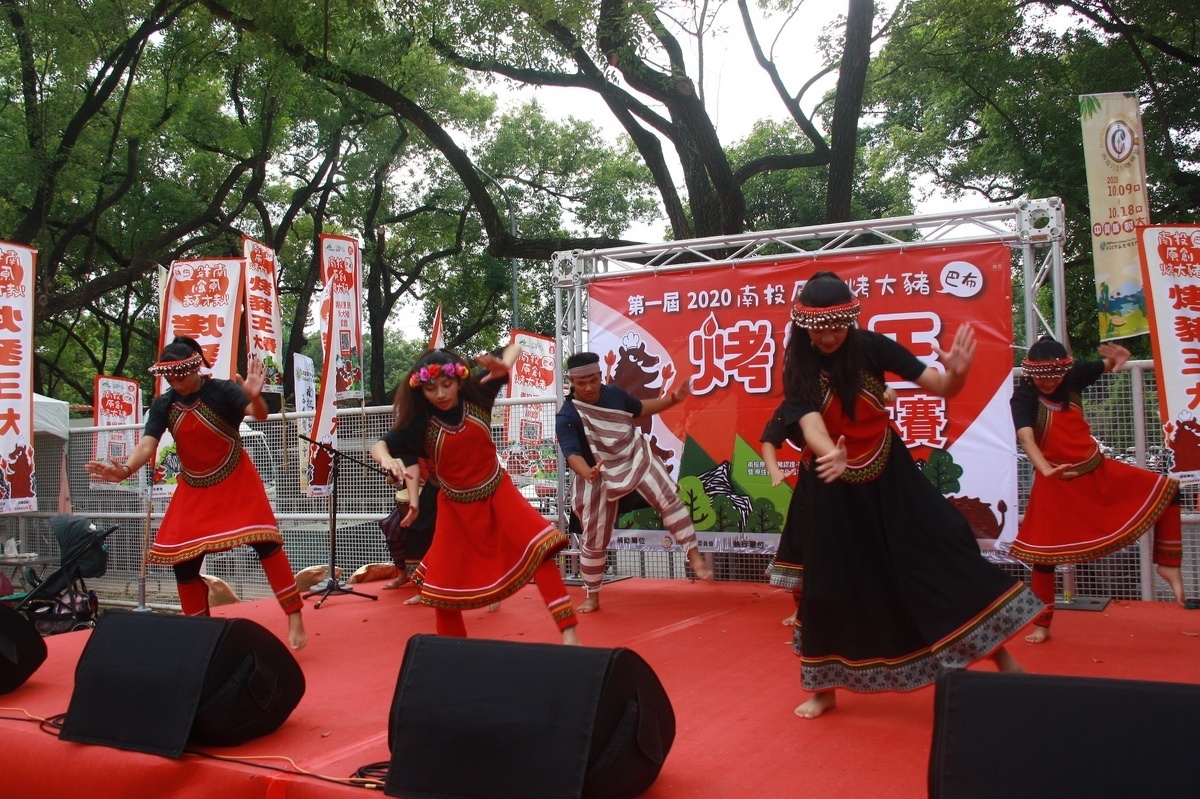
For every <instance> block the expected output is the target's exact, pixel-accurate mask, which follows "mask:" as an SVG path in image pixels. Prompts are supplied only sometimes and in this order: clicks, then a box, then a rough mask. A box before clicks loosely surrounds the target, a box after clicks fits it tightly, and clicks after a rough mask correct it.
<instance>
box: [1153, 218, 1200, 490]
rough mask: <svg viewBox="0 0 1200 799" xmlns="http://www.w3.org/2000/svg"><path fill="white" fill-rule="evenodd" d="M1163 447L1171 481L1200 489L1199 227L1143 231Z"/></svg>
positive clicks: (1159, 228) (1163, 226)
mask: <svg viewBox="0 0 1200 799" xmlns="http://www.w3.org/2000/svg"><path fill="white" fill-rule="evenodd" d="M1138 255H1139V257H1140V260H1141V266H1142V278H1143V280H1144V281H1145V286H1146V296H1147V298H1148V299H1149V301H1150V302H1149V310H1150V322H1151V325H1150V336H1151V341H1152V342H1153V344H1154V353H1155V358H1154V369H1155V371H1156V372H1157V377H1158V405H1159V414H1160V416H1161V418H1162V424H1163V442H1164V443H1165V444H1166V445H1167V448H1168V449H1170V451H1171V456H1172V457H1171V468H1170V470H1169V471H1170V474H1171V476H1172V477H1175V478H1178V479H1179V480H1180V481H1181V482H1184V483H1200V420H1198V418H1197V417H1200V412H1198V411H1197V408H1200V226H1197V225H1153V226H1147V227H1141V228H1139V229H1138Z"/></svg>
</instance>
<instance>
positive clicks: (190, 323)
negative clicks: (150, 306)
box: [157, 258, 245, 394]
mask: <svg viewBox="0 0 1200 799" xmlns="http://www.w3.org/2000/svg"><path fill="white" fill-rule="evenodd" d="M244 263H245V262H244V259H242V258H197V259H193V260H186V261H173V262H172V263H171V269H170V273H169V274H168V277H167V287H166V292H165V296H164V297H163V303H164V308H163V315H162V318H163V327H162V331H161V333H160V337H159V338H160V340H159V349H161V348H162V347H165V346H166V345H167V344H170V343H171V340H172V339H174V338H175V337H176V336H190V337H192V338H194V339H195V340H196V341H198V342H199V343H200V347H201V349H203V350H204V357H205V359H206V360H207V361H208V362H209V363H210V364H212V371H211V374H212V376H213V377H219V378H222V379H225V380H231V379H232V378H233V375H234V371H235V369H236V367H237V350H238V334H239V332H240V322H241V307H242V269H243V266H244ZM201 371H202V372H203V373H209V372H208V370H206V369H203V368H202V369H201ZM166 387H167V386H166V381H164V380H163V379H162V378H159V379H158V382H157V391H158V393H160V394H161V393H162V392H163V391H164V390H166Z"/></svg>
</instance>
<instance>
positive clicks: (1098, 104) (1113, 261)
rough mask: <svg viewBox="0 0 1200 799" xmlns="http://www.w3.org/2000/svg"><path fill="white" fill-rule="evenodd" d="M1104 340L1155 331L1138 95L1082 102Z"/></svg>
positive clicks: (1099, 96)
mask: <svg viewBox="0 0 1200 799" xmlns="http://www.w3.org/2000/svg"><path fill="white" fill-rule="evenodd" d="M1079 121H1080V124H1081V125H1082V128H1083V162H1084V166H1085V168H1086V171H1087V183H1088V205H1089V207H1090V209H1091V219H1092V263H1093V266H1094V268H1095V271H1096V310H1097V312H1098V314H1099V322H1100V340H1101V341H1110V340H1112V339H1118V338H1128V337H1130V336H1137V335H1141V334H1142V333H1146V332H1148V331H1149V329H1150V322H1149V319H1148V318H1147V315H1146V295H1145V290H1144V289H1143V287H1142V273H1141V269H1140V268H1139V265H1138V255H1137V233H1136V230H1135V228H1136V227H1137V226H1139V225H1146V224H1149V223H1150V203H1149V200H1148V198H1147V196H1146V153H1145V147H1144V142H1143V139H1142V114H1141V110H1140V108H1139V107H1138V98H1137V95H1136V94H1134V93H1133V92H1111V93H1108V94H1084V95H1080V97H1079Z"/></svg>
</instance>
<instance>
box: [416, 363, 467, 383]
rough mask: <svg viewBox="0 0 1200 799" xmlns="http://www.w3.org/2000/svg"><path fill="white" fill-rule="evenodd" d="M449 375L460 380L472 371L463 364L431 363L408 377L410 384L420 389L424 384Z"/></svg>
mask: <svg viewBox="0 0 1200 799" xmlns="http://www.w3.org/2000/svg"><path fill="white" fill-rule="evenodd" d="M443 374H445V375H449V376H450V377H457V378H459V379H460V380H461V379H462V378H464V377H466V376H467V375H468V374H470V370H469V369H467V367H466V366H465V365H463V364H461V363H454V362H451V363H431V364H429V365H428V366H422V367H421V368H420V369H416V370H414V371H413V373H412V374H410V375H409V376H408V384H409V385H410V386H412V387H413V388H418V387H419V386H421V385H422V384H424V383H428V382H429V381H430V380H433V379H434V378H436V377H437V376H438V375H443Z"/></svg>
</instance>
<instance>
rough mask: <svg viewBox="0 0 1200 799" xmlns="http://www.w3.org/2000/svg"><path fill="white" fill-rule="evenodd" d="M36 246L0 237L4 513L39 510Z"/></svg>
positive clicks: (0, 492) (0, 489)
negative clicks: (35, 400) (35, 381)
mask: <svg viewBox="0 0 1200 799" xmlns="http://www.w3.org/2000/svg"><path fill="white" fill-rule="evenodd" d="M36 270H37V250H36V249H34V248H32V247H26V246H25V245H23V244H13V243H11V242H7V241H0V513H23V512H25V511H35V510H37V474H36V473H35V471H36V470H35V469H34V464H33V288H34V282H33V279H34V273H35V271H36Z"/></svg>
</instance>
